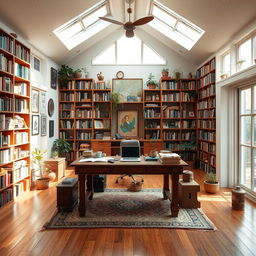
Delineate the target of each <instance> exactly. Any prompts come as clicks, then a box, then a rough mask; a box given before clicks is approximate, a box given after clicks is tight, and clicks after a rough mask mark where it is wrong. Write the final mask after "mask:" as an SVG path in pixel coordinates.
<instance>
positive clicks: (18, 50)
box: [15, 44, 30, 63]
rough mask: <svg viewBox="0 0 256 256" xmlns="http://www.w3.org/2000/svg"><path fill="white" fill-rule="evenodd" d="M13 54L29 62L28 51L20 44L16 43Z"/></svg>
mask: <svg viewBox="0 0 256 256" xmlns="http://www.w3.org/2000/svg"><path fill="white" fill-rule="evenodd" d="M15 55H16V56H17V57H18V58H20V59H22V60H24V61H26V62H28V63H29V62H30V51H29V50H28V49H26V48H25V47H24V46H22V45H20V44H16V47H15Z"/></svg>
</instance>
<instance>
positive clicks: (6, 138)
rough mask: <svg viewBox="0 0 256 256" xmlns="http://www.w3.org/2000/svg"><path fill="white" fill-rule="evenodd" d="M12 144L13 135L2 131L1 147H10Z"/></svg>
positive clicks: (0, 137)
mask: <svg viewBox="0 0 256 256" xmlns="http://www.w3.org/2000/svg"><path fill="white" fill-rule="evenodd" d="M10 144H11V135H6V134H4V133H3V132H0V147H8V146H10Z"/></svg>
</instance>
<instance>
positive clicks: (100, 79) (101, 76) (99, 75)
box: [97, 72, 104, 81]
mask: <svg viewBox="0 0 256 256" xmlns="http://www.w3.org/2000/svg"><path fill="white" fill-rule="evenodd" d="M97 77H98V80H99V81H103V80H104V76H103V75H102V73H101V72H100V73H98V74H97Z"/></svg>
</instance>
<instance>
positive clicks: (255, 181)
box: [252, 149, 256, 191]
mask: <svg viewBox="0 0 256 256" xmlns="http://www.w3.org/2000/svg"><path fill="white" fill-rule="evenodd" d="M253 169H254V171H253V184H252V188H253V191H256V149H253Z"/></svg>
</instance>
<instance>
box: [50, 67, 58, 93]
mask: <svg viewBox="0 0 256 256" xmlns="http://www.w3.org/2000/svg"><path fill="white" fill-rule="evenodd" d="M57 74H58V73H57V70H56V69H55V68H51V88H52V89H55V90H56V89H57V82H58V75H57Z"/></svg>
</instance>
